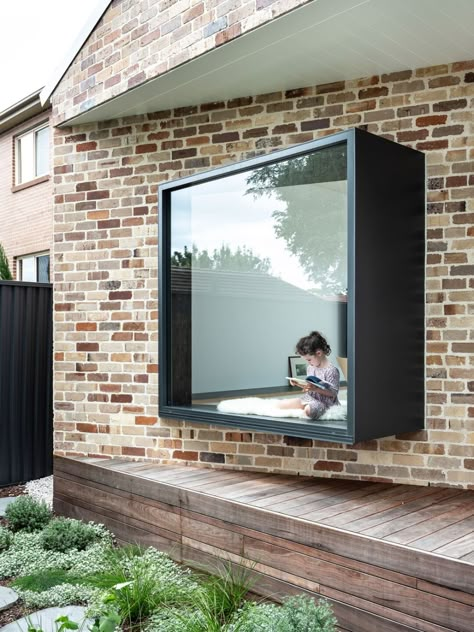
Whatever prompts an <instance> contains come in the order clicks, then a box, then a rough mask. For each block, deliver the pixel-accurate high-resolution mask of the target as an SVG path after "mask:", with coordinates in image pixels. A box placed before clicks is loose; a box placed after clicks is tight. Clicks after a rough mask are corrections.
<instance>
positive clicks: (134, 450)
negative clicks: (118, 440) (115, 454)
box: [122, 446, 145, 456]
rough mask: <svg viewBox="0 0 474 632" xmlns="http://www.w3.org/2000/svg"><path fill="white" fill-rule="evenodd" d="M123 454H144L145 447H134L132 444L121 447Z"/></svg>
mask: <svg viewBox="0 0 474 632" xmlns="http://www.w3.org/2000/svg"><path fill="white" fill-rule="evenodd" d="M122 454H123V456H145V448H135V447H133V446H123V447H122Z"/></svg>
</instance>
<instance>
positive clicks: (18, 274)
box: [16, 250, 51, 283]
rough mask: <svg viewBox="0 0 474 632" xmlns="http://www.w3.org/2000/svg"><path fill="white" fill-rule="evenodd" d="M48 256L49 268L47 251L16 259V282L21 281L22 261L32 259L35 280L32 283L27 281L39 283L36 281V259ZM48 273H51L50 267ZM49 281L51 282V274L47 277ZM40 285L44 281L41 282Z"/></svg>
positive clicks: (48, 253)
mask: <svg viewBox="0 0 474 632" xmlns="http://www.w3.org/2000/svg"><path fill="white" fill-rule="evenodd" d="M45 256H48V257H49V258H50V259H49V262H50V266H51V254H50V252H49V250H45V251H44V252H35V253H32V254H28V255H22V256H21V257H17V260H16V277H17V281H23V261H24V260H25V259H33V260H34V268H35V278H34V280H33V281H31V280H30V281H27V282H28V283H39V281H38V258H39V257H45ZM50 271H51V267H50ZM49 277H50V280H51V273H50V275H49ZM41 282H42V283H43V282H44V281H41Z"/></svg>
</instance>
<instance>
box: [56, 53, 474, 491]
mask: <svg viewBox="0 0 474 632" xmlns="http://www.w3.org/2000/svg"><path fill="white" fill-rule="evenodd" d="M473 82H474V61H471V62H459V63H454V64H449V65H441V66H436V67H430V68H420V69H417V70H402V71H400V72H396V73H392V74H390V75H382V76H373V77H367V78H362V79H358V80H348V81H346V82H336V83H333V84H328V85H321V86H315V87H306V88H301V89H300V90H292V91H290V92H288V93H286V94H282V93H279V92H277V93H274V94H265V95H259V96H244V95H243V96H242V98H240V99H234V100H232V101H229V102H227V103H211V104H205V105H201V106H196V107H194V106H190V107H187V108H180V109H177V110H174V111H166V112H159V113H154V114H148V115H142V116H138V117H132V118H127V119H123V120H120V121H119V120H114V121H104V122H100V123H98V124H89V125H87V126H83V127H82V128H81V127H77V128H73V129H65V130H57V131H56V141H55V142H56V156H55V211H54V214H55V218H54V239H55V246H54V261H55V263H54V282H55V429H56V433H55V436H56V453H57V454H62V455H75V454H90V455H98V456H104V457H107V456H130V457H139V458H145V459H156V460H162V461H164V462H169V461H172V460H179V461H183V460H187V461H190V462H199V463H202V464H205V463H216V464H225V465H228V466H232V467H239V468H244V469H245V468H252V469H255V468H258V469H262V470H271V471H275V472H288V473H290V472H301V473H305V474H311V473H314V474H315V475H317V476H338V477H348V478H363V479H367V480H374V481H396V482H403V483H415V484H421V485H426V484H428V483H430V484H434V485H454V486H464V487H472V486H473V485H474V405H473V401H474V380H473V373H472V364H473V362H472V361H473V356H474V340H473V337H472V336H473V335H472V331H473V329H474V316H473V288H474V260H473V259H474V256H473V253H474V249H473V246H474V231H473V220H474V201H473V197H474V179H473V178H474V176H473V175H472V171H473V164H474V163H473V161H474V134H473V127H472V106H473V98H474V83H473ZM348 126H364V128H365V129H367V130H368V131H369V132H373V133H376V134H381V135H383V136H385V137H387V138H389V139H392V140H395V141H397V142H400V143H404V144H407V145H410V146H413V147H415V148H417V149H420V150H422V151H424V152H426V156H427V165H428V173H427V248H428V252H427V283H426V363H427V368H426V388H427V406H426V419H425V421H426V430H425V431H421V432H417V433H414V434H411V435H405V436H398V437H389V438H386V439H382V440H379V441H370V442H365V443H363V444H358V445H354V446H343V445H335V444H324V443H321V442H315V441H312V440H309V439H295V438H291V437H283V436H281V435H278V434H275V435H268V434H259V433H252V432H239V431H238V430H237V429H235V430H234V431H233V430H229V429H228V428H227V429H222V428H217V427H215V426H212V427H208V426H205V425H199V426H198V425H193V424H190V423H185V422H175V421H169V420H166V419H161V420H160V419H158V418H157V402H158V388H157V372H158V370H159V358H158V356H157V336H158V326H159V297H158V291H157V207H156V201H157V188H158V185H159V183H160V182H163V181H167V180H169V179H173V178H176V177H179V176H183V175H188V174H191V173H195V172H196V171H198V170H202V169H209V168H212V167H213V166H217V165H222V164H225V163H227V162H232V161H236V160H241V159H244V158H249V157H251V156H255V155H256V154H260V153H266V152H269V151H271V150H272V149H275V148H282V147H287V146H290V145H293V144H295V143H300V142H304V141H308V140H312V139H314V138H316V137H318V136H321V135H324V134H329V133H332V132H335V131H338V130H342V129H345V128H346V127H348ZM395 186H397V183H396V182H394V187H395ZM389 238H390V236H389V235H387V239H389ZM408 315H409V306H407V316H408ZM386 361H387V362H389V361H397V362H400V363H401V370H402V371H403V370H404V369H403V341H401V346H400V357H399V358H387V359H386ZM401 405H402V403H401ZM382 412H383V411H382Z"/></svg>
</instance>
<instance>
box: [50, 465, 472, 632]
mask: <svg viewBox="0 0 474 632" xmlns="http://www.w3.org/2000/svg"><path fill="white" fill-rule="evenodd" d="M55 465H56V470H55V508H56V510H59V511H62V512H63V513H65V514H66V515H70V516H76V517H82V518H83V519H92V520H99V521H100V522H104V523H105V524H107V526H109V528H111V529H112V530H113V531H114V532H115V534H116V536H117V537H118V539H119V540H121V541H122V540H123V541H139V542H141V543H144V544H150V545H153V546H157V547H158V548H160V549H162V550H165V551H167V552H168V553H169V554H170V555H171V556H172V557H174V558H175V559H177V560H179V561H185V562H186V563H187V562H188V561H190V562H197V561H200V562H202V561H206V562H208V561H209V560H212V559H215V558H216V557H222V556H224V557H226V558H228V559H230V560H231V562H232V563H235V564H239V562H240V563H241V560H242V559H247V560H249V561H250V562H252V561H253V562H254V563H255V564H256V565H255V567H254V568H253V570H252V573H254V574H255V576H256V578H257V579H258V588H259V590H258V592H259V593H260V594H262V595H263V594H265V591H267V593H266V594H269V595H272V594H273V596H274V594H275V592H276V591H283V592H284V593H287V594H291V593H295V592H299V593H301V592H302V591H306V592H308V594H311V595H320V596H321V595H322V596H326V597H327V598H329V599H330V600H332V602H333V604H334V608H335V613H336V616H337V617H338V619H339V625H340V627H341V629H342V630H347V631H350V632H382V631H383V632H415V631H417V632H472V625H471V621H472V619H473V613H474V612H473V606H474V565H473V564H471V563H470V562H469V561H468V560H469V557H470V556H474V542H473V541H472V539H471V538H470V537H469V535H467V534H466V529H468V528H469V527H470V525H471V522H472V520H474V518H471V517H469V511H470V509H469V510H467V505H468V504H470V503H472V504H473V505H474V494H473V493H471V492H465V491H463V490H458V489H456V490H444V489H440V488H436V489H435V490H430V489H429V488H416V487H414V486H402V485H388V484H385V483H367V482H362V481H348V480H346V479H341V480H335V479H321V478H318V479H316V480H315V481H314V483H313V482H312V480H311V479H304V478H300V477H297V476H295V477H292V476H286V475H285V476H279V475H268V474H262V473H260V472H233V471H232V470H227V469H222V470H216V469H213V468H212V469H211V468H209V469H205V468H188V467H187V466H177V467H174V466H164V467H163V468H162V469H161V471H160V466H149V465H146V464H143V463H142V464H137V463H134V464H132V465H128V464H126V463H124V462H123V461H121V462H120V463H118V464H117V467H114V465H113V463H112V464H111V463H108V464H107V466H105V464H104V463H102V462H100V461H98V460H94V459H63V458H57V459H56V464H55ZM178 473H179V477H178ZM278 498H281V499H282V500H281V502H280V503H279V502H278ZM327 502H329V503H332V504H330V505H325V503H327ZM427 502H432V503H433V504H429V505H428V506H427V505H426V503H427ZM259 503H265V506H264V507H259V506H258V504H259ZM315 503H319V506H320V509H321V513H320V515H321V517H323V516H326V519H327V520H331V518H333V519H334V518H337V517H338V516H339V517H340V518H341V519H342V518H344V520H345V522H344V524H343V525H341V527H339V526H338V527H335V526H331V525H327V524H325V522H324V520H325V519H324V518H322V519H321V521H318V520H317V518H316V519H312V520H308V519H307V515H303V516H301V517H293V516H291V515H290V513H289V512H290V511H291V510H292V509H293V510H295V511H297V510H298V507H300V508H302V507H305V508H306V509H307V508H308V507H313V511H311V515H313V514H314V515H315V516H317V515H318V511H317V510H316V509H315ZM393 503H397V505H396V506H395V507H393V506H392V504H393ZM288 504H291V505H292V507H290V508H288V507H287V505H288ZM322 505H325V506H326V510H324V509H323V508H322ZM285 506H286V507H287V508H286V509H285V510H282V509H281V508H282V507H285ZM438 506H442V507H443V510H442V512H441V513H440V514H439V516H440V517H442V516H444V518H445V520H444V522H442V523H439V522H438V523H436V524H435V525H434V526H430V528H429V529H427V526H428V524H425V523H431V522H433V521H432V520H430V519H429V518H428V517H427V515H426V513H425V514H423V512H426V511H427V510H432V509H433V507H438ZM461 509H464V511H466V510H467V511H468V515H467V516H461V515H460V510H461ZM323 511H325V512H326V513H323ZM400 511H403V512H405V511H407V512H408V513H406V514H400V513H397V512H400ZM420 514H421V519H420ZM452 514H454V515H456V517H457V518H458V520H456V521H454V522H453V515H452ZM471 515H472V514H471ZM413 516H416V518H415V519H414V518H413ZM448 516H449V522H448V521H447V519H448ZM404 519H405V520H406V519H413V520H416V522H415V524H414V528H415V530H414V531H412V535H414V537H415V538H416V539H418V540H421V541H422V542H423V541H424V545H425V549H424V550H422V549H417V548H415V546H416V540H415V542H414V544H415V546H412V545H411V544H410V545H409V546H403V545H400V544H397V543H391V542H388V541H387V540H385V539H379V538H374V537H368V536H366V535H365V534H359V533H354V532H351V531H350V527H351V525H355V529H360V528H362V527H363V526H364V525H365V527H366V528H367V527H368V528H367V530H368V531H370V530H371V529H377V528H380V527H383V526H384V525H385V524H387V525H389V524H390V523H393V524H394V525H396V527H403V524H402V522H403V520H404ZM380 520H382V522H380ZM374 521H376V524H374ZM385 521H386V522H385ZM407 526H408V524H407V523H405V527H407ZM472 526H473V528H474V525H472ZM441 527H442V528H441ZM392 529H393V525H392V527H391V528H390V533H392ZM420 529H421V530H420ZM401 531H410V528H409V527H408V529H403V528H402V529H401ZM404 537H406V533H405V534H404ZM430 539H431V540H430ZM431 546H436V547H437V550H436V551H435V552H431V551H430V550H429V549H430V547H431ZM438 551H440V552H441V551H442V552H443V553H442V554H441V553H440V552H438ZM450 552H451V556H450V555H449V553H450Z"/></svg>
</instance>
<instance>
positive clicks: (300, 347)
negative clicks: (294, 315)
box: [296, 331, 331, 356]
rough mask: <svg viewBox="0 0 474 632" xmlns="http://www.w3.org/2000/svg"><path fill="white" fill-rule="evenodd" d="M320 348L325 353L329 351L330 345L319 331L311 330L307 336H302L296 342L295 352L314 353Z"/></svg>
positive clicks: (300, 353)
mask: <svg viewBox="0 0 474 632" xmlns="http://www.w3.org/2000/svg"><path fill="white" fill-rule="evenodd" d="M319 350H321V351H322V352H323V353H324V354H325V355H329V354H330V353H331V347H330V346H329V344H328V341H327V340H326V338H325V337H324V336H323V335H322V334H321V333H320V332H319V331H312V332H311V333H310V334H309V335H308V336H303V338H300V339H299V340H298V342H297V343H296V353H298V354H299V355H301V356H305V355H315V354H316V351H319Z"/></svg>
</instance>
